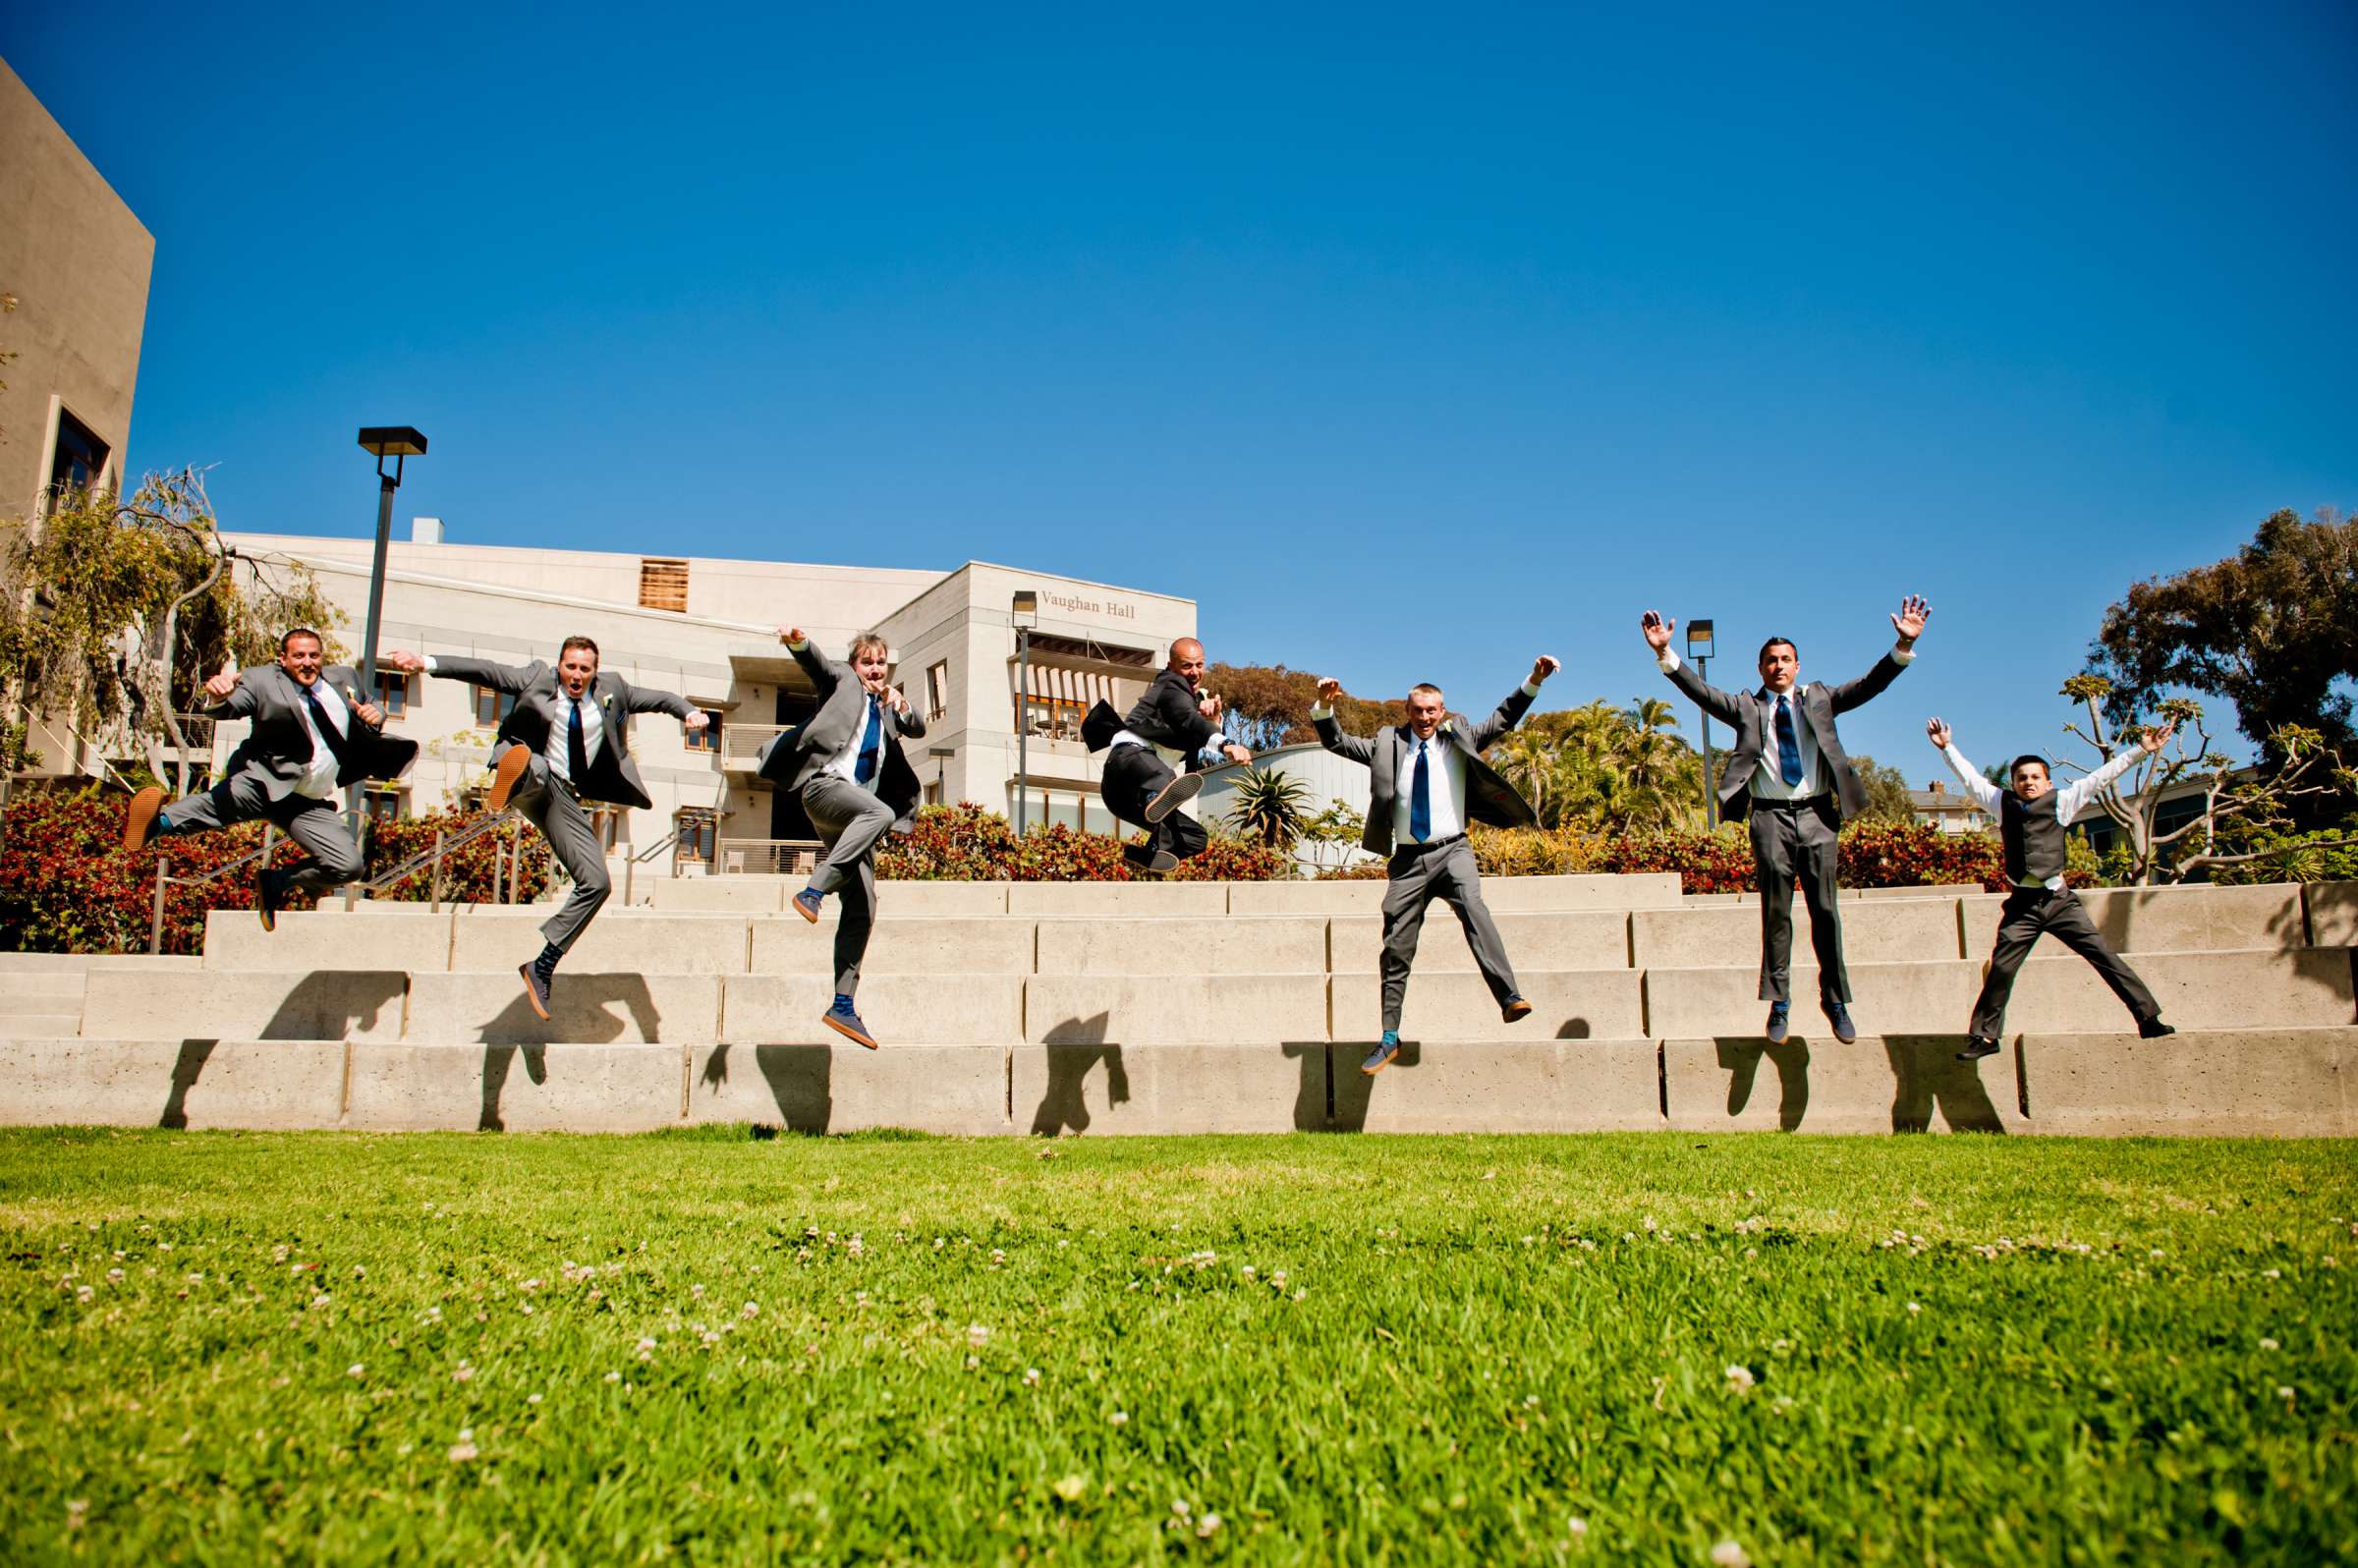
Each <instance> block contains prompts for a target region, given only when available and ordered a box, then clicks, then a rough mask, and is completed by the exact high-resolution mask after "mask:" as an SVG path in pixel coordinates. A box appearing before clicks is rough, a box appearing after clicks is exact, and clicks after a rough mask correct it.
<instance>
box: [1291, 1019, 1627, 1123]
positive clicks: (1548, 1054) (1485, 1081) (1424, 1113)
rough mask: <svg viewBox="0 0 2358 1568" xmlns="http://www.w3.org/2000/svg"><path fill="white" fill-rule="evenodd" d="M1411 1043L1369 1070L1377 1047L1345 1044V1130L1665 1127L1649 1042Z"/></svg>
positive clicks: (1338, 1083)
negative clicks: (1364, 1068)
mask: <svg viewBox="0 0 2358 1568" xmlns="http://www.w3.org/2000/svg"><path fill="white" fill-rule="evenodd" d="M1491 1029H1492V1030H1493V1032H1495V1035H1494V1037H1492V1038H1488V1039H1479V1040H1431V1041H1427V1040H1418V1039H1412V1038H1405V1037H1404V1039H1403V1043H1402V1045H1401V1048H1400V1054H1399V1055H1398V1056H1396V1057H1394V1058H1393V1060H1392V1063H1391V1065H1390V1066H1388V1067H1386V1068H1384V1070H1383V1071H1382V1072H1380V1073H1377V1074H1375V1075H1374V1076H1373V1077H1370V1076H1369V1075H1368V1074H1366V1073H1363V1072H1361V1071H1360V1069H1359V1064H1360V1062H1361V1061H1362V1060H1364V1059H1365V1057H1366V1055H1367V1053H1368V1051H1369V1049H1371V1048H1372V1046H1373V1043H1374V1042H1373V1041H1365V1042H1361V1041H1353V1042H1344V1041H1340V1040H1338V1041H1336V1042H1335V1044H1334V1045H1332V1046H1331V1047H1329V1049H1328V1052H1327V1056H1328V1060H1329V1062H1330V1063H1331V1066H1332V1071H1333V1074H1334V1091H1333V1092H1334V1111H1333V1120H1332V1123H1331V1125H1332V1126H1333V1127H1334V1128H1335V1129H1336V1130H1337V1131H1346V1132H1370V1133H1475V1132H1482V1133H1592V1132H1612V1131H1625V1130H1635V1131H1647V1130H1652V1129H1656V1128H1659V1127H1660V1126H1661V1125H1662V1106H1661V1078H1660V1072H1659V1064H1658V1059H1657V1056H1656V1049H1655V1044H1654V1041H1652V1040H1647V1039H1550V1038H1547V1037H1545V1036H1540V1037H1537V1038H1531V1039H1524V1038H1511V1039H1510V1038H1508V1037H1506V1036H1505V1035H1504V1033H1503V1031H1502V1030H1501V1027H1500V1026H1499V1025H1497V1024H1496V1023H1495V1022H1493V1023H1492V1025H1491Z"/></svg>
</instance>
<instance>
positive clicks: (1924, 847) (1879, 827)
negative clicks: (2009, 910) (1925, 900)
mask: <svg viewBox="0 0 2358 1568" xmlns="http://www.w3.org/2000/svg"><path fill="white" fill-rule="evenodd" d="M1834 874H1835V876H1836V877H1837V878H1838V879H1839V880H1840V881H1841V883H1842V885H1843V886H1844V887H1934V886H1938V885H1940V884H1942V883H1946V882H1978V883H1979V884H1981V886H1982V887H1983V888H1984V889H1985V890H1986V891H1988V892H1993V893H1999V892H2003V891H2005V887H2006V866H2005V853H2004V851H2003V850H2002V849H2000V848H1999V846H1998V842H1997V837H1996V835H1995V834H1993V833H1943V832H1941V831H1940V830H1939V829H1938V828H1937V827H1925V826H1921V825H1919V824H1916V823H1909V824H1907V825H1905V826H1901V825H1899V824H1897V823H1893V822H1853V823H1852V824H1851V825H1850V826H1848V827H1846V828H1844V829H1843V830H1842V847H1841V849H1840V851H1839V855H1838V859H1837V860H1836V862H1835V871H1834Z"/></svg>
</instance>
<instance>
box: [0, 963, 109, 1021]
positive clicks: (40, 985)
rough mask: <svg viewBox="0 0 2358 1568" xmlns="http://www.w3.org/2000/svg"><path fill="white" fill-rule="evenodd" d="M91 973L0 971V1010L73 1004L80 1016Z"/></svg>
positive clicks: (70, 971) (71, 971)
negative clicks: (4, 1008)
mask: <svg viewBox="0 0 2358 1568" xmlns="http://www.w3.org/2000/svg"><path fill="white" fill-rule="evenodd" d="M89 973H90V972H89V971H88V970H86V969H69V970H48V971H43V970H0V1007H7V1008H21V1007H26V1006H52V1005H57V1006H62V1005H66V1004H70V1005H71V1006H72V1007H73V1010H74V1011H75V1012H76V1013H80V1012H81V1011H82V999H83V996H84V994H85V993H86V992H87V990H88V988H89V980H88V977H89Z"/></svg>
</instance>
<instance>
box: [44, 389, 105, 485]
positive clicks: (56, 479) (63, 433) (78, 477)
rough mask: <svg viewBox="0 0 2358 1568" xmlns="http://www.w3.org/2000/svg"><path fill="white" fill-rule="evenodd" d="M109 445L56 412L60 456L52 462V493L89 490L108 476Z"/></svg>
mask: <svg viewBox="0 0 2358 1568" xmlns="http://www.w3.org/2000/svg"><path fill="white" fill-rule="evenodd" d="M106 459H107V445H106V443H105V442H104V441H101V440H99V439H98V437H97V435H96V434H95V433H94V432H92V430H91V429H90V427H89V426H88V425H86V424H84V423H83V422H82V421H81V420H78V419H76V418H74V416H73V415H72V414H70V413H68V412H67V411H66V410H65V409H63V408H61V409H59V410H58V411H57V455H56V456H55V457H53V458H51V459H50V461H49V493H50V494H51V495H57V494H61V493H63V492H65V491H67V490H86V489H88V488H89V487H90V486H91V485H93V484H96V483H97V482H98V481H99V480H100V479H101V478H103V477H104V476H105V475H106Z"/></svg>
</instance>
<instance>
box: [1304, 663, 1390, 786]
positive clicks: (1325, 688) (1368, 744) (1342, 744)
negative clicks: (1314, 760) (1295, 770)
mask: <svg viewBox="0 0 2358 1568" xmlns="http://www.w3.org/2000/svg"><path fill="white" fill-rule="evenodd" d="M1342 695H1343V683H1342V682H1340V681H1338V680H1334V679H1333V678H1331V677H1329V678H1327V679H1324V680H1321V681H1319V700H1318V701H1317V702H1316V703H1314V704H1313V705H1312V707H1311V710H1310V722H1311V727H1312V728H1314V729H1316V730H1317V731H1318V732H1319V745H1320V746H1323V747H1324V748H1326V750H1328V751H1329V752H1332V753H1333V754H1334V755H1335V756H1340V757H1345V758H1348V759H1349V760H1351V761H1354V762H1357V763H1358V764H1359V765H1360V766H1362V767H1368V766H1372V765H1373V764H1374V762H1375V742H1374V741H1371V740H1369V739H1368V738H1367V737H1366V736H1364V735H1345V734H1344V733H1343V727H1342V726H1341V725H1340V724H1338V723H1336V722H1335V718H1334V700H1335V699H1336V698H1338V697H1340V696H1342Z"/></svg>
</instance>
